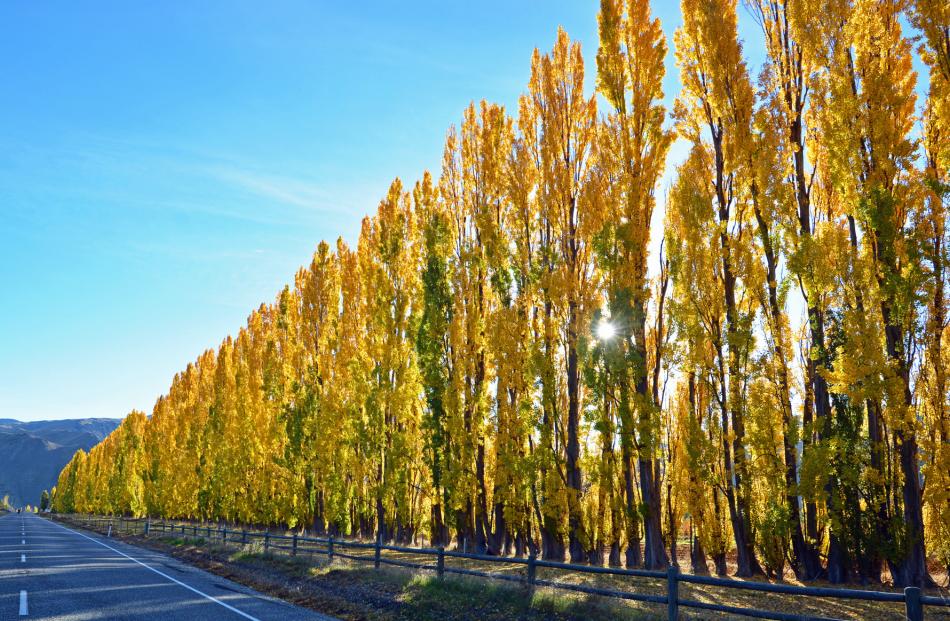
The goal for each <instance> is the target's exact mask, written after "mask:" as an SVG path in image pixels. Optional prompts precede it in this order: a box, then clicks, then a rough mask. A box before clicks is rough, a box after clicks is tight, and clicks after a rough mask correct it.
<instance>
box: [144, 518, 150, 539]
mask: <svg viewBox="0 0 950 621" xmlns="http://www.w3.org/2000/svg"><path fill="white" fill-rule="evenodd" d="M148 529H149V520H148V518H145V536H146V537H148Z"/></svg>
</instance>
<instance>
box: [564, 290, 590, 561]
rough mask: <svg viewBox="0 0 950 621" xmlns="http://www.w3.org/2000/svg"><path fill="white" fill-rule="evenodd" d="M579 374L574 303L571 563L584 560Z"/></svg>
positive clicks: (570, 323) (570, 340)
mask: <svg viewBox="0 0 950 621" xmlns="http://www.w3.org/2000/svg"><path fill="white" fill-rule="evenodd" d="M579 426H580V374H579V370H578V365H577V303H576V302H574V301H572V302H571V303H570V305H569V310H568V317H567V447H566V449H567V508H568V541H569V545H570V551H571V562H572V563H584V562H585V561H586V557H587V554H586V552H585V550H584V541H585V539H586V537H585V535H584V521H583V514H582V513H581V485H582V480H581V466H580V452H581V447H580V438H579Z"/></svg>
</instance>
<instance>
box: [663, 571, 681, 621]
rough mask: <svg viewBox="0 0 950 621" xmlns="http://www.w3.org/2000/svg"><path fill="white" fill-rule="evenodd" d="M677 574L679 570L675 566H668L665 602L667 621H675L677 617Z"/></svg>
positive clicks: (678, 598) (678, 586)
mask: <svg viewBox="0 0 950 621" xmlns="http://www.w3.org/2000/svg"><path fill="white" fill-rule="evenodd" d="M679 573H680V568H679V567H677V566H676V565H670V566H669V567H668V568H667V569H666V601H667V615H668V616H669V621H676V618H677V617H678V616H679V600H680V596H679V591H680V583H679Z"/></svg>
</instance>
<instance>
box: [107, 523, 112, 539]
mask: <svg viewBox="0 0 950 621" xmlns="http://www.w3.org/2000/svg"><path fill="white" fill-rule="evenodd" d="M111 536H112V522H109V532H108V533H106V537H111Z"/></svg>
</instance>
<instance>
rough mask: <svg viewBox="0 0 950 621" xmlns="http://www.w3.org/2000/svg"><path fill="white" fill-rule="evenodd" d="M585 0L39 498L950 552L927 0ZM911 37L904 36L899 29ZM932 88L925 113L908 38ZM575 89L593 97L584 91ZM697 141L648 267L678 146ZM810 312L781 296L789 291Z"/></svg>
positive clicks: (857, 561) (124, 508)
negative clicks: (670, 61)
mask: <svg viewBox="0 0 950 621" xmlns="http://www.w3.org/2000/svg"><path fill="white" fill-rule="evenodd" d="M746 4H747V8H748V9H749V10H750V11H751V12H752V14H753V15H754V16H755V18H756V19H757V21H758V24H759V25H760V26H761V33H762V36H763V37H764V43H765V50H766V52H767V58H766V62H765V64H764V66H763V67H762V71H761V73H760V74H759V76H758V78H757V80H753V78H752V76H751V75H750V71H749V68H748V66H747V64H746V61H745V58H744V55H743V49H742V45H741V42H740V40H739V38H738V34H737V14H736V11H737V7H736V2H735V0H683V2H682V12H683V26H682V27H681V28H680V29H679V30H678V31H677V33H676V36H675V54H676V59H677V64H678V66H679V69H680V73H681V81H682V89H681V92H680V94H679V96H678V97H677V98H676V102H675V105H674V108H673V110H672V114H671V115H670V116H669V118H668V117H667V111H666V110H665V109H664V107H663V105H662V104H661V100H662V97H663V94H662V92H661V86H660V85H661V83H662V80H663V77H664V59H665V57H666V54H667V44H666V41H665V39H664V35H663V32H662V30H661V28H660V23H659V21H658V20H656V19H654V18H653V17H652V16H651V15H650V10H649V4H648V2H647V0H602V2H601V10H600V14H599V27H600V47H599V49H598V51H597V68H598V72H597V79H596V86H597V93H598V94H599V97H598V96H597V95H595V94H592V93H590V92H589V91H585V83H584V63H583V59H582V56H581V50H580V46H579V45H578V44H577V43H574V42H571V41H570V40H569V38H568V36H567V34H566V33H565V32H563V31H560V32H559V33H558V36H557V41H556V43H555V46H554V48H553V50H552V51H551V52H550V53H548V54H543V55H542V54H541V53H539V52H535V54H534V56H533V58H532V63H531V79H530V82H529V85H528V90H527V92H526V93H525V94H524V95H523V96H522V97H521V99H520V102H519V106H518V111H517V116H516V118H512V117H511V116H509V115H508V113H507V112H506V111H505V109H504V108H502V107H500V106H498V105H495V104H491V103H486V102H482V103H481V104H480V105H478V106H475V105H472V106H470V107H469V108H468V109H467V110H466V111H465V114H464V116H463V119H462V122H461V124H460V126H459V127H458V128H452V129H450V130H449V133H448V136H447V139H446V145H445V151H444V157H443V164H442V171H441V175H440V176H439V177H438V179H435V178H433V177H432V176H431V175H429V174H428V173H426V174H425V175H424V176H423V178H422V179H421V180H420V181H418V182H417V183H415V184H414V185H413V186H412V187H411V188H407V187H404V186H403V184H402V183H401V182H400V181H399V180H396V181H394V182H393V184H392V186H391V187H390V189H389V192H388V194H387V195H386V197H385V198H384V199H383V201H382V202H381V203H380V205H379V209H378V210H377V212H376V214H375V216H373V217H368V218H366V219H365V220H364V221H363V226H362V231H361V233H360V237H359V242H358V244H357V246H356V248H355V249H352V248H350V247H348V246H347V245H346V244H345V243H344V242H343V241H338V242H337V244H336V246H335V247H331V246H330V245H328V244H326V243H321V244H320V245H319V247H318V249H317V251H316V253H315V255H314V258H313V261H312V263H311V264H310V266H309V267H307V268H306V269H302V270H300V271H299V272H298V274H297V276H296V279H295V282H294V285H293V286H292V287H286V288H285V289H284V290H283V291H282V292H281V293H280V295H279V296H278V297H277V300H276V301H275V302H274V303H273V304H268V305H262V306H261V307H260V308H259V309H258V310H257V311H255V312H254V313H253V314H252V315H251V316H250V318H249V320H248V323H247V326H246V327H244V328H242V329H241V330H240V332H239V333H238V335H237V337H236V338H231V337H228V338H227V339H226V340H225V341H224V342H223V343H222V344H221V346H220V347H219V348H218V349H217V350H216V351H211V350H209V351H206V352H205V353H203V354H202V355H201V356H200V357H199V358H198V360H197V361H196V362H195V363H193V364H191V365H189V366H188V367H187V368H186V369H185V370H184V371H183V372H181V373H180V374H178V375H177V376H176V377H175V379H174V381H173V382H172V386H171V388H170V389H169V392H168V394H167V395H165V396H163V397H161V398H160V399H159V400H158V402H157V403H156V405H155V408H154V410H153V412H152V415H151V416H150V417H147V416H146V415H145V414H143V413H141V412H132V413H131V414H130V415H129V416H128V417H127V418H126V419H125V420H124V422H123V423H122V425H121V426H120V427H119V428H118V429H117V430H116V431H115V432H114V433H113V434H112V435H110V436H109V437H108V438H107V439H106V440H104V441H103V442H102V443H101V444H100V445H98V446H96V447H95V448H93V449H92V450H91V451H90V452H89V454H86V453H84V452H82V451H80V452H78V453H77V454H76V455H75V457H74V458H73V460H72V461H71V462H70V463H69V465H68V466H67V467H66V468H65V469H64V470H63V472H62V473H61V475H60V478H59V483H58V486H57V488H56V490H55V493H54V494H53V499H52V505H53V507H54V508H55V509H56V510H59V511H81V512H100V513H103V512H104V513H125V514H133V515H154V516H166V517H190V518H201V519H222V520H229V521H238V522H246V523H252V522H253V523H280V524H286V525H288V526H291V527H300V526H303V527H310V528H313V529H316V530H317V531H327V530H329V531H331V532H334V533H342V534H347V535H360V536H364V537H371V536H377V535H378V536H380V537H382V538H384V539H387V540H389V539H394V540H397V541H402V542H409V541H416V540H418V539H420V538H422V539H426V540H428V541H430V542H432V543H434V544H446V543H449V542H450V541H451V540H453V539H454V540H455V541H456V542H457V544H458V545H460V546H465V547H467V548H468V549H473V550H477V551H487V552H490V553H496V554H507V553H511V552H512V551H514V552H516V553H518V554H522V553H525V552H526V551H528V550H539V551H540V553H541V554H542V555H543V556H544V557H545V558H553V559H563V558H566V557H568V556H569V557H570V559H571V560H572V561H573V562H590V563H596V564H603V563H609V564H611V565H619V564H622V563H626V565H628V566H641V565H644V566H647V567H652V568H656V567H662V566H665V565H666V564H667V563H668V562H670V560H671V559H672V560H674V561H675V560H676V557H677V546H678V545H682V541H681V538H682V537H688V547H689V555H690V563H691V565H692V569H693V571H695V572H699V573H706V572H708V570H709V569H708V565H707V562H708V561H710V560H711V561H712V565H713V567H714V569H715V571H716V572H718V573H725V572H726V571H727V558H729V556H730V554H732V553H733V552H734V554H735V562H736V572H737V574H738V575H741V576H749V575H752V574H755V573H759V572H762V571H766V572H768V573H770V574H781V573H782V572H783V571H784V569H785V567H786V566H790V567H791V569H792V570H794V572H795V573H796V574H797V575H798V576H799V577H801V578H805V579H812V578H818V577H827V578H828V579H830V580H831V581H834V582H844V581H848V580H853V579H856V578H860V579H864V580H881V579H882V573H883V572H884V571H889V573H890V575H891V577H892V579H893V580H894V582H896V583H897V584H901V585H909V584H918V585H919V584H923V583H925V582H926V581H928V580H929V574H928V569H927V560H928V558H936V559H938V560H939V562H940V563H942V564H943V565H947V564H950V415H948V398H950V394H948V385H947V372H948V369H950V352H948V349H947V348H945V347H944V346H943V343H944V341H945V340H946V339H947V337H948V331H950V330H948V319H947V302H946V284H947V274H946V269H947V259H948V252H947V241H948V239H947V230H946V212H947V205H948V196H950V189H948V175H947V170H948V166H950V139H948V135H950V97H948V94H950V38H948V28H950V8H948V7H947V5H946V3H945V2H942V1H941V0H917V1H916V2H913V3H911V2H908V1H907V0H834V1H831V2H829V1H827V0H821V1H820V2H817V1H815V0H747V3H746ZM908 19H909V21H910V23H912V24H913V27H914V29H913V31H912V33H911V34H913V33H916V35H917V36H916V38H912V37H911V36H910V34H908V33H906V32H904V31H903V29H902V28H903V25H904V24H906V23H907V21H906V20H908ZM915 45H918V46H919V50H920V54H921V56H922V58H923V60H924V61H925V63H926V66H927V68H928V71H929V94H928V97H927V100H926V102H924V104H923V106H922V108H921V110H920V111H919V110H918V107H917V104H918V102H917V98H916V92H915V88H916V86H917V82H918V80H917V76H916V74H915V73H914V71H913V69H912V53H913V51H914V46H915ZM598 107H600V110H598ZM675 136H678V137H679V138H680V139H682V140H684V141H686V143H688V145H689V153H688V156H687V157H686V158H685V161H683V162H682V164H680V166H679V167H678V169H677V171H676V176H675V180H674V181H673V183H672V185H671V187H670V189H669V193H668V200H667V203H666V206H665V207H666V214H665V228H664V239H663V243H662V245H660V248H661V250H660V251H659V253H658V254H657V255H656V256H654V257H650V248H651V244H650V231H651V227H650V224H651V221H652V219H653V211H654V206H655V198H654V192H655V188H656V186H657V183H658V179H659V178H660V176H661V174H662V173H663V171H664V169H665V166H666V155H667V151H668V148H669V146H670V144H671V142H672V141H673V140H674V137H675ZM799 306H800V307H801V310H800V312H798V311H790V309H793V308H798V307H799Z"/></svg>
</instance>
